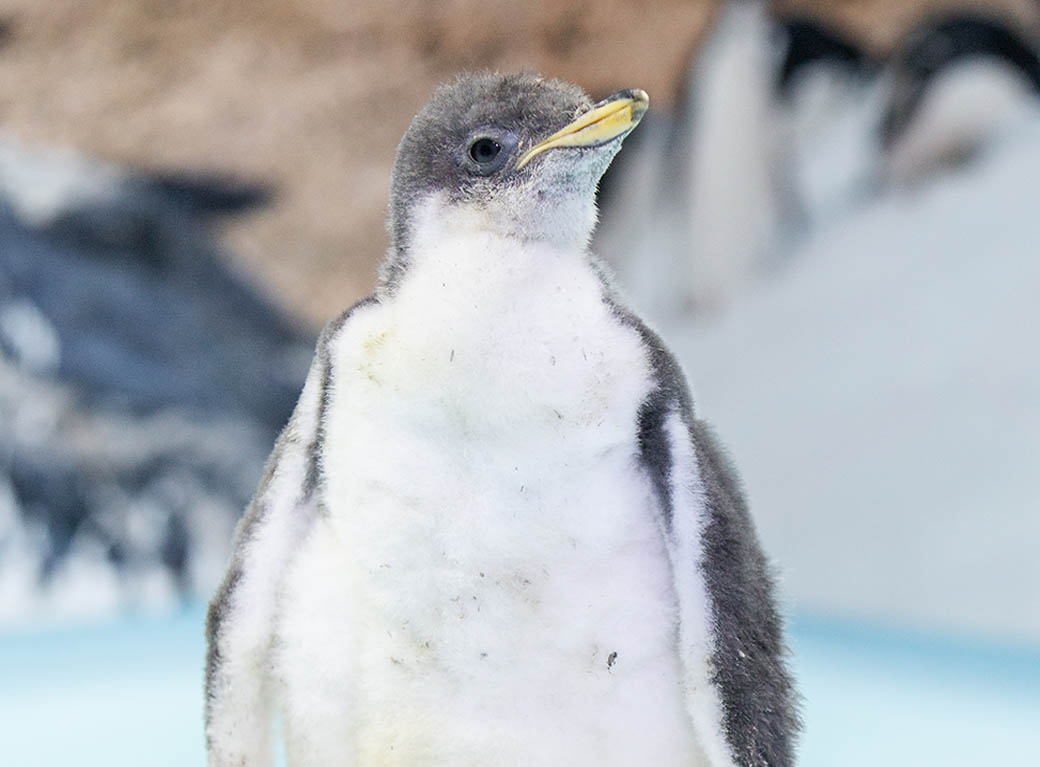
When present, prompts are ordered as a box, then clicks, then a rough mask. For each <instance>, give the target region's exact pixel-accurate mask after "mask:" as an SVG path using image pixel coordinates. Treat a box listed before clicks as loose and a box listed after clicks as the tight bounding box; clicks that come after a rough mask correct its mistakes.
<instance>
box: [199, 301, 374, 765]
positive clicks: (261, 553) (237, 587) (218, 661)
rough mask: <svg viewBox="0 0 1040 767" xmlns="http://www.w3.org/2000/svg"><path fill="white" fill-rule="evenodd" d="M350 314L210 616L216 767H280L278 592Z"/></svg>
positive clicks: (246, 525) (307, 512) (309, 509)
mask: <svg viewBox="0 0 1040 767" xmlns="http://www.w3.org/2000/svg"><path fill="white" fill-rule="evenodd" d="M367 300H370V299H366V301H367ZM362 303H365V302H362ZM359 305H360V304H356V305H355V307H354V308H356V307H357V306H359ZM351 311H353V308H352V309H351V310H348V311H347V312H346V313H345V314H344V315H343V316H341V317H340V318H339V319H338V320H336V321H334V322H332V323H330V324H329V326H328V327H326V329H325V331H324V332H323V333H322V334H321V338H319V340H318V347H317V353H316V355H315V358H314V362H313V363H312V364H311V369H310V372H309V373H308V374H307V381H306V383H305V384H304V387H303V392H302V394H301V395H300V399H299V402H297V404H296V409H295V410H294V411H293V414H292V417H291V418H290V419H289V423H288V424H287V425H286V427H285V429H284V430H283V431H282V434H281V436H280V437H279V438H278V442H277V444H276V445H275V448H274V452H273V453H272V454H271V457H270V458H269V459H268V462H267V467H266V469H265V472H264V478H263V480H262V481H261V483H260V488H259V490H258V491H257V493H256V496H255V497H254V498H253V501H252V503H251V504H250V505H249V509H248V510H247V511H246V514H245V516H244V517H243V518H242V521H241V522H240V523H239V526H238V529H237V530H236V532H235V541H234V544H233V545H234V550H233V552H232V556H231V563H230V565H229V567H228V570H227V575H226V576H225V578H224V583H223V584H222V585H221V587H220V589H219V590H218V591H217V594H216V596H215V597H214V598H213V601H212V603H211V604H210V607H209V615H208V617H207V622H206V640H207V645H208V646H207V652H206V746H207V750H208V753H209V767H232V766H233V767H243V766H245V767H260V766H261V765H269V764H271V763H272V762H271V758H272V757H271V749H272V745H271V737H270V731H271V704H270V693H271V690H270V679H269V669H270V650H271V641H272V636H273V634H272V632H273V627H274V624H275V617H276V615H275V613H276V610H277V600H278V593H279V589H280V586H281V578H282V576H283V574H284V573H285V570H286V567H287V565H288V562H289V560H290V558H291V557H292V555H293V553H294V552H295V551H296V549H297V547H298V546H299V545H300V543H301V542H302V540H303V538H304V536H305V534H306V532H307V531H308V529H310V526H311V523H312V521H313V519H314V518H315V516H316V513H317V499H316V498H315V495H316V493H315V490H316V489H317V484H318V482H319V476H320V474H319V467H318V462H317V461H318V458H317V454H318V440H319V437H320V432H321V421H322V411H323V408H324V399H325V396H324V393H325V389H326V387H327V386H328V384H329V381H328V369H329V361H328V346H329V340H330V338H331V337H332V335H333V334H334V333H335V332H336V331H337V330H338V329H339V328H341V327H342V326H343V324H344V322H345V321H346V319H347V317H348V316H349V315H350V312H351Z"/></svg>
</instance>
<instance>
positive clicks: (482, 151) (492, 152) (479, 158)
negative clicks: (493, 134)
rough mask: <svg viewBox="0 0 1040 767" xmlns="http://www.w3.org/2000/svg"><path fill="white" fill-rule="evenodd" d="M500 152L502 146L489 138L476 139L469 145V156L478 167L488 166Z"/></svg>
mask: <svg viewBox="0 0 1040 767" xmlns="http://www.w3.org/2000/svg"><path fill="white" fill-rule="evenodd" d="M501 151H502V145H501V144H499V143H498V142H497V141H495V140H494V139H491V138H486V137H485V138H478V139H477V140H476V141H474V142H473V143H472V144H470V145H469V156H470V157H472V158H473V161H474V162H476V163H479V164H480V165H488V164H489V163H492V162H494V161H495V158H496V157H498V153H499V152H501Z"/></svg>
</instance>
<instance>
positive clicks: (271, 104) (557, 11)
mask: <svg viewBox="0 0 1040 767" xmlns="http://www.w3.org/2000/svg"><path fill="white" fill-rule="evenodd" d="M780 4H781V5H782V6H783V7H785V8H795V9H799V10H803V11H806V12H809V13H813V14H817V15H822V16H826V17H828V18H831V19H833V20H835V21H838V22H839V23H841V24H843V25H845V26H846V27H848V29H849V30H850V31H852V32H853V33H854V34H856V35H857V36H859V37H860V38H861V39H863V40H864V42H866V43H867V44H868V45H869V46H871V47H872V48H874V49H875V50H884V49H885V48H887V47H888V46H890V45H891V43H892V41H893V40H894V39H895V38H896V37H897V36H898V35H899V34H900V33H901V32H902V31H903V30H904V29H905V28H906V27H907V26H908V25H909V24H910V23H912V22H913V21H914V20H915V19H916V18H917V17H918V16H919V15H920V14H921V13H922V12H924V11H925V10H927V9H932V8H935V7H948V6H961V7H963V6H964V5H965V3H963V2H960V3H958V2H950V1H949V0H845V1H841V0H827V1H826V2H819V1H818V2H809V1H808V0H785V1H784V2H782V3H780ZM984 5H986V6H987V7H997V8H1000V9H1003V10H1005V11H1006V12H1008V13H1010V14H1012V15H1013V16H1015V17H1017V18H1018V19H1020V20H1021V21H1023V22H1025V23H1032V22H1033V21H1034V20H1035V14H1036V6H1035V4H1034V3H1033V0H990V1H989V2H986V3H984ZM713 7H714V3H713V2H712V0H685V1H681V0H657V2H653V3H648V2H646V0H642V1H639V0H597V1H596V2H581V0H578V2H572V3H557V2H548V1H545V0H543V1H542V2H537V3H532V4H530V5H529V6H528V7H524V6H523V5H522V4H515V3H511V2H506V1H505V0H447V1H445V2H439V3H434V2H423V0H411V1H410V2H403V3H398V4H393V3H386V2H377V1H376V0H359V1H358V2H355V3H343V2H336V0H292V1H290V0H282V2H278V0H209V1H208V2H206V1H203V0H45V2H40V0H0V20H3V19H8V20H10V22H11V30H10V35H9V40H8V44H7V45H6V46H4V47H3V48H2V49H0V128H3V129H5V130H7V131H10V132H11V133H13V134H14V135H16V136H18V137H20V138H22V139H23V140H26V141H32V142H39V143H59V144H65V145H70V146H73V147H77V148H79V149H82V150H84V151H87V152H90V153H93V154H96V155H100V156H102V157H106V158H110V159H113V160H117V161H119V162H129V163H133V164H136V165H143V166H151V167H168V168H179V167H191V168H208V169H214V170H221V171H230V172H234V173H236V174H239V175H242V176H245V177H248V178H256V179H266V180H271V181H273V182H274V183H275V184H276V185H277V187H278V189H279V192H280V194H279V198H278V201H277V204H276V205H275V206H274V207H273V208H271V209H269V210H267V211H263V212H260V213H257V214H255V215H253V216H250V217H249V218H247V219H243V220H242V221H240V222H237V223H235V224H233V225H231V226H230V227H229V230H228V232H227V236H228V240H229V243H230V245H231V248H232V250H233V251H234V252H235V253H236V254H237V256H238V257H239V259H240V260H241V262H242V263H243V264H244V265H246V268H247V269H250V270H252V271H255V272H257V273H258V274H259V277H260V279H261V280H262V281H264V282H266V283H267V284H268V285H269V286H270V289H271V292H272V293H273V294H274V295H275V296H276V297H277V298H278V299H279V300H280V301H281V302H282V303H283V304H284V305H285V306H286V307H288V308H290V309H292V310H293V311H295V312H297V313H298V314H300V315H301V316H303V317H304V318H305V319H307V320H308V321H309V322H311V323H313V324H315V325H317V324H320V323H322V322H324V321H325V320H327V319H328V318H329V317H331V316H333V315H334V314H335V313H336V312H337V311H338V310H339V309H340V308H341V307H343V306H345V305H347V304H349V303H351V302H352V301H353V300H355V299H356V298H358V297H359V296H361V295H362V294H364V293H366V292H367V291H368V290H370V288H371V286H372V284H373V282H374V279H375V267H376V264H377V263H378V261H379V260H380V258H381V257H382V254H383V250H384V248H385V237H384V234H383V229H382V220H383V215H384V210H385V206H386V196H387V189H388V183H389V168H390V164H391V162H392V159H393V153H394V150H395V148H396V144H397V140H398V139H399V137H400V135H401V133H402V132H403V131H404V129H405V127H406V126H407V124H408V121H409V119H410V118H411V116H412V114H414V112H415V111H416V110H417V109H418V108H419V107H420V106H421V105H422V103H423V102H424V101H425V99H426V97H427V95H428V93H429V91H430V89H431V87H432V86H433V85H434V84H435V83H437V82H438V81H441V80H444V79H447V78H449V77H450V76H451V75H453V74H454V73H455V72H457V71H458V70H461V69H469V68H477V67H490V68H496V69H500V70H516V69H521V68H528V69H535V70H539V71H542V72H544V73H545V74H549V75H554V76H558V77H563V78H566V79H569V80H573V81H575V82H578V83H581V84H582V85H583V86H585V87H586V88H587V89H588V90H589V91H591V92H592V93H594V94H605V93H608V92H610V91H611V90H613V89H616V88H618V87H625V86H640V87H643V88H646V89H647V90H648V91H649V92H650V93H651V95H652V96H653V99H654V103H655V104H656V105H661V106H667V105H668V103H669V102H670V101H671V95H672V93H673V92H674V90H675V83H676V81H677V80H678V77H679V75H680V73H681V71H682V68H683V64H684V62H685V60H686V58H687V56H688V53H689V51H690V49H691V48H692V46H693V43H694V41H695V39H696V38H697V36H698V35H699V33H700V31H701V30H702V29H703V27H704V25H705V22H706V20H707V19H708V18H709V16H710V12H711V10H712V8H713Z"/></svg>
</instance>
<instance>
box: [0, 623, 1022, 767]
mask: <svg viewBox="0 0 1040 767" xmlns="http://www.w3.org/2000/svg"><path fill="white" fill-rule="evenodd" d="M202 621H203V616H202V613H201V611H199V610H187V611H184V612H183V613H181V614H179V615H177V616H175V617H172V618H164V619H145V618H139V619H128V620H124V621H120V622H117V623H112V624H107V625H103V626H97V627H89V628H76V629H71V628H66V629H62V630H57V631H49V632H45V633H19V634H13V635H12V634H8V635H5V636H0V742H2V744H3V746H2V752H3V758H2V759H0V762H2V763H3V764H4V765H6V766H7V767H50V766H51V765H55V766H57V765H68V764H75V765H77V767H95V766H97V767H101V766H102V765H103V766H104V767H124V766H125V767H144V766H147V767H167V765H168V766H169V767H174V766H176V767H186V766H187V765H202V764H204V762H205V759H204V752H203V743H202V658H203V646H204V641H203V634H202ZM791 640H792V645H793V649H794V656H795V657H794V667H795V671H796V673H797V675H798V679H799V686H800V688H801V691H802V693H803V695H804V697H805V704H804V714H805V721H806V733H805V736H804V738H803V741H802V747H801V758H800V760H799V764H800V765H802V766H803V767H824V766H826V767H831V766H832V765H841V767H857V766H858V765H871V767H876V765H881V764H883V765H886V767H898V766H899V765H908V766H909V765H914V767H919V766H921V765H942V766H943V767H960V766H961V765H965V766H966V765H972V767H975V765H997V764H1038V763H1040V649H1035V648H1026V649H1021V648H1012V647H996V646H988V645H985V644H983V643H976V644H972V643H967V642H954V641H950V640H944V639H939V638H929V637H926V636H917V635H909V634H901V633H898V632H886V631H882V630H879V629H876V628H870V627H863V626H857V625H853V624H848V623H841V622H835V621H826V620H818V619H807V618H802V619H800V620H795V621H794V622H793V627H792V633H791Z"/></svg>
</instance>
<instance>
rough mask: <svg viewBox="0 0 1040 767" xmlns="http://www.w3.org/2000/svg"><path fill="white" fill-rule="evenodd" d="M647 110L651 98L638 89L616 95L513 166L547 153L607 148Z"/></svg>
mask: <svg viewBox="0 0 1040 767" xmlns="http://www.w3.org/2000/svg"><path fill="white" fill-rule="evenodd" d="M649 106H650V97H649V96H647V95H646V91H643V90H640V89H639V88H634V89H632V90H627V91H621V92H619V93H615V94H614V95H613V96H611V97H610V98H609V99H607V100H606V101H601V102H600V103H599V104H597V105H596V106H595V107H593V108H592V109H591V110H589V111H588V112H586V113H585V114H583V115H582V116H581V117H579V118H578V119H577V120H575V121H574V122H572V123H571V124H570V125H568V126H566V127H565V128H563V129H562V130H559V131H557V132H556V133H554V134H553V135H551V136H549V138H547V139H546V140H545V141H542V142H540V143H538V144H535V145H534V146H533V147H531V148H530V149H528V150H527V151H526V152H524V153H523V155H522V156H521V157H520V159H519V160H518V161H517V163H516V167H517V170H519V169H520V168H522V167H524V166H525V165H527V163H529V162H530V161H531V160H532V159H533V158H534V157H537V156H538V155H540V154H541V153H542V152H544V151H546V150H548V149H555V148H556V147H561V146H579V147H580V146H586V147H592V146H601V145H602V144H606V143H607V142H608V141H610V140H612V139H615V138H617V137H618V136H621V135H623V134H625V133H628V132H629V131H630V130H632V129H633V128H635V127H636V126H637V125H638V124H639V121H640V120H641V119H643V115H644V114H646V110H647V109H648V108H649Z"/></svg>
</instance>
